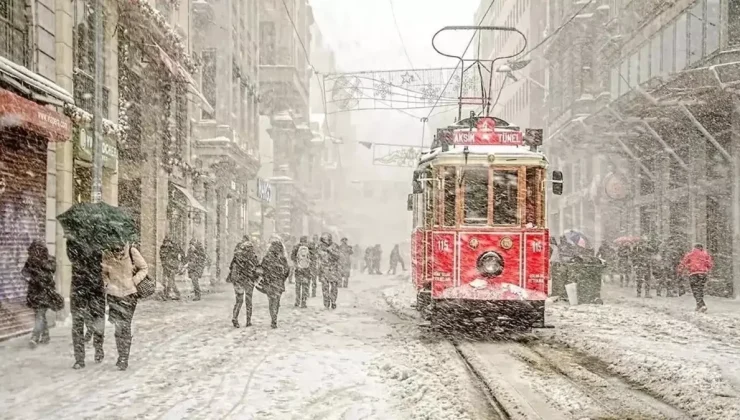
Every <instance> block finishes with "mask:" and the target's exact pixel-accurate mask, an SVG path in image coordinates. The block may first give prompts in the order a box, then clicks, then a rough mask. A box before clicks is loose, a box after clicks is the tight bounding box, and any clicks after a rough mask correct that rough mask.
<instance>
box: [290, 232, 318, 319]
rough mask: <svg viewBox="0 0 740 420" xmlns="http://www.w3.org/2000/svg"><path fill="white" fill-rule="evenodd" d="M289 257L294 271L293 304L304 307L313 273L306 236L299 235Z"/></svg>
mask: <svg viewBox="0 0 740 420" xmlns="http://www.w3.org/2000/svg"><path fill="white" fill-rule="evenodd" d="M290 259H291V260H292V261H293V267H294V272H295V306H296V307H301V308H305V307H306V302H307V300H308V289H309V288H310V286H311V277H312V275H313V268H312V267H311V264H312V261H311V244H309V243H308V236H301V240H300V241H299V242H298V243H297V244H296V245H295V246H294V247H293V251H292V252H291V253H290Z"/></svg>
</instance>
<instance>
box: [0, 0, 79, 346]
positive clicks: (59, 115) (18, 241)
mask: <svg viewBox="0 0 740 420" xmlns="http://www.w3.org/2000/svg"><path fill="white" fill-rule="evenodd" d="M0 4H1V5H2V7H0V34H2V35H0V339H3V338H7V337H10V336H13V335H17V334H22V333H24V332H27V331H29V330H30V329H31V327H32V324H33V315H32V313H31V312H30V311H29V309H28V308H27V307H26V282H25V280H24V279H23V278H22V277H21V275H20V273H21V269H22V268H23V264H24V263H25V261H26V258H27V252H26V250H27V248H28V246H29V244H30V243H31V242H32V241H34V240H38V241H42V242H44V243H46V245H47V247H48V248H49V251H50V253H51V255H58V254H59V253H60V252H61V251H62V247H61V246H60V245H61V244H60V234H59V233H60V228H59V227H58V226H57V222H56V215H57V213H58V212H59V211H62V210H65V209H66V207H68V205H69V202H68V201H67V197H65V195H64V192H63V188H64V187H65V186H66V185H71V180H72V176H71V173H72V160H71V156H72V150H73V145H72V141H71V139H72V131H73V126H72V121H71V120H70V118H68V117H67V116H65V115H64V113H65V109H69V110H77V108H75V107H74V98H73V97H72V93H71V92H72V91H73V84H72V62H71V54H68V53H69V52H70V51H69V49H70V48H71V46H72V27H71V25H64V24H63V23H64V22H70V21H71V19H70V17H71V10H70V9H71V6H70V3H69V2H62V3H59V2H57V3H55V2H49V1H34V0H31V1H24V0H6V1H3V2H2V3H0ZM62 266H63V262H62V261H59V262H58V270H60V269H61V268H62ZM58 288H59V289H60V290H61V289H62V288H63V284H62V283H61V282H60V283H59V284H58Z"/></svg>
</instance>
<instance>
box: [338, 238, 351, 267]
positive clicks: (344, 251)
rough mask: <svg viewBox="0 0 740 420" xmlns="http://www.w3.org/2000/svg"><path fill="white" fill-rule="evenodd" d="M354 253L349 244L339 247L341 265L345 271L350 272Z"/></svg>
mask: <svg viewBox="0 0 740 420" xmlns="http://www.w3.org/2000/svg"><path fill="white" fill-rule="evenodd" d="M354 252H355V251H354V250H353V249H352V247H351V246H349V245H348V244H341V245H339V264H340V266H341V267H342V268H343V269H345V270H349V269H350V268H351V267H352V254H353V253H354Z"/></svg>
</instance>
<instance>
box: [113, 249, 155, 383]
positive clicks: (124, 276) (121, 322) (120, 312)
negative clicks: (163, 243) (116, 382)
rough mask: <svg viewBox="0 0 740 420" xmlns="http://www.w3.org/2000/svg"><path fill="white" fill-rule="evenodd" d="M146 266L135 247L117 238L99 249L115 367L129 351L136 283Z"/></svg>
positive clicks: (121, 367)
mask: <svg viewBox="0 0 740 420" xmlns="http://www.w3.org/2000/svg"><path fill="white" fill-rule="evenodd" d="M147 273H148V266H147V264H146V261H145V260H144V257H142V256H141V253H139V250H138V249H136V248H135V247H134V246H133V245H132V244H131V243H129V242H126V241H123V240H121V241H120V242H119V243H118V244H116V245H113V246H112V247H111V249H110V250H107V251H105V252H103V282H104V284H105V292H106V293H107V295H108V307H109V316H110V320H111V321H112V322H113V325H115V326H116V333H115V336H116V348H117V349H118V361H117V362H116V366H117V367H118V369H119V370H126V369H127V368H128V357H129V353H130V350H131V321H132V320H133V317H134V311H135V310H136V304H137V301H138V298H137V294H136V293H137V289H136V286H137V285H138V284H139V283H141V282H142V281H143V280H144V279H145V278H146V276H147Z"/></svg>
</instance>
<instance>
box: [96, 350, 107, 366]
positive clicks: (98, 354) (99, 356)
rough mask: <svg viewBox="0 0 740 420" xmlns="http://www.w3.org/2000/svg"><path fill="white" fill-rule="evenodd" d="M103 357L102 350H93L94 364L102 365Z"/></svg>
mask: <svg viewBox="0 0 740 420" xmlns="http://www.w3.org/2000/svg"><path fill="white" fill-rule="evenodd" d="M104 357H105V353H103V349H96V350H95V363H102V362H103V358H104Z"/></svg>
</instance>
